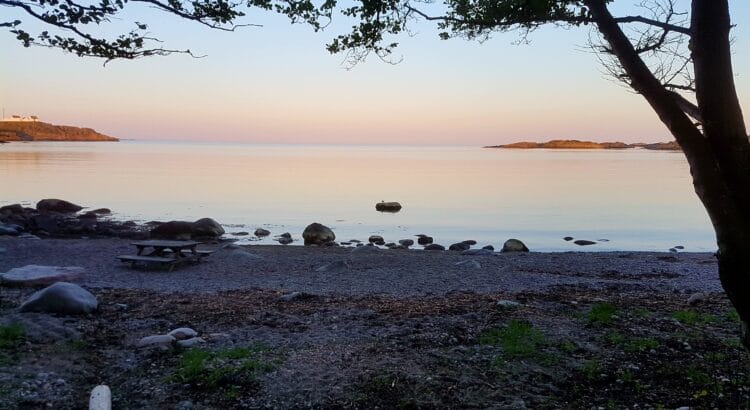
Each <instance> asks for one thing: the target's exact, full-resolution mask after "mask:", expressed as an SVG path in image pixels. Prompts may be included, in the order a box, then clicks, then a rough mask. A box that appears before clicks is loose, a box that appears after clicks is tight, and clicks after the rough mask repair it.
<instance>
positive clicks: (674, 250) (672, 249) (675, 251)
mask: <svg viewBox="0 0 750 410" xmlns="http://www.w3.org/2000/svg"><path fill="white" fill-rule="evenodd" d="M669 251H670V252H672V253H677V249H675V248H669Z"/></svg>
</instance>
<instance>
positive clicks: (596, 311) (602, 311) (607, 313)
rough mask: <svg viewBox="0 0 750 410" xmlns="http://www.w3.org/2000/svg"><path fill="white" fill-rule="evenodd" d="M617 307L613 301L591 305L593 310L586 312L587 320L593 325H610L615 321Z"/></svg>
mask: <svg viewBox="0 0 750 410" xmlns="http://www.w3.org/2000/svg"><path fill="white" fill-rule="evenodd" d="M616 313H617V308H616V307H615V305H613V304H611V303H597V304H595V305H593V306H591V310H589V312H588V313H587V314H586V321H588V323H589V324H591V325H596V326H603V325H609V324H611V323H612V322H613V321H614V316H615V314H616Z"/></svg>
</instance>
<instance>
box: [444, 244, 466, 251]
mask: <svg viewBox="0 0 750 410" xmlns="http://www.w3.org/2000/svg"><path fill="white" fill-rule="evenodd" d="M469 248H471V245H469V244H467V243H463V242H458V243H454V244H452V245H451V246H449V247H448V250H451V251H465V250H467V249H469Z"/></svg>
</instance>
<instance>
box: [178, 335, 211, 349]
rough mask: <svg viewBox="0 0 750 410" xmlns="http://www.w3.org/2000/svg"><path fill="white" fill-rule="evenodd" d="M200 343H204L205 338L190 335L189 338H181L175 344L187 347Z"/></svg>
mask: <svg viewBox="0 0 750 410" xmlns="http://www.w3.org/2000/svg"><path fill="white" fill-rule="evenodd" d="M201 343H206V340H205V339H203V338H202V337H191V338H190V339H183V340H178V341H177V346H180V347H182V348H184V349H189V348H191V347H195V346H197V345H199V344H201Z"/></svg>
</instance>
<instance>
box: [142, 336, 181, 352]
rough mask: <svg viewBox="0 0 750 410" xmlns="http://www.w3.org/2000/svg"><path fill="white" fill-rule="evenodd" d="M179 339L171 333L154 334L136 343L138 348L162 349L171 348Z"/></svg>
mask: <svg viewBox="0 0 750 410" xmlns="http://www.w3.org/2000/svg"><path fill="white" fill-rule="evenodd" d="M176 341H177V339H175V337H174V336H170V335H153V336H146V337H144V338H142V339H141V340H139V341H138V343H136V344H135V346H136V347H138V348H144V347H145V348H157V349H161V350H170V349H172V348H173V347H174V343H175V342H176Z"/></svg>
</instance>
